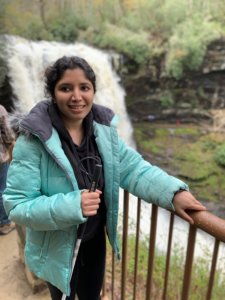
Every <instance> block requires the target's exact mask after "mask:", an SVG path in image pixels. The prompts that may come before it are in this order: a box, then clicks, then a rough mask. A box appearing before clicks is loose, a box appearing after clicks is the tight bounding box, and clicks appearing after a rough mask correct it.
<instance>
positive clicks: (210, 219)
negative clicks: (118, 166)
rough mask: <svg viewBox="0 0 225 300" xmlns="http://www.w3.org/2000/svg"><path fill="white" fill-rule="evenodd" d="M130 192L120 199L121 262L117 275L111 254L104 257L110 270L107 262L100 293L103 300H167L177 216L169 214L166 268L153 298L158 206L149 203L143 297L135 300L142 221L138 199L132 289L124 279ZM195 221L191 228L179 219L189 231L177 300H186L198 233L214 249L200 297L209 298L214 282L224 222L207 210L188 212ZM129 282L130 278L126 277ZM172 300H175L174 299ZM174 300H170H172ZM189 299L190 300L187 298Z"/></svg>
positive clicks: (224, 239) (223, 236)
mask: <svg viewBox="0 0 225 300" xmlns="http://www.w3.org/2000/svg"><path fill="white" fill-rule="evenodd" d="M129 197H130V195H129V193H128V192H127V191H124V199H123V220H122V233H121V234H122V259H121V263H120V268H121V270H120V272H119V274H118V272H117V271H116V265H117V262H116V261H115V259H114V255H113V253H112V254H111V253H108V254H107V256H108V257H109V258H110V259H109V261H110V265H111V266H110V268H109V266H108V265H109V263H108V264H107V268H108V269H107V270H106V275H105V282H104V287H103V292H102V299H111V300H118V299H120V300H128V299H133V300H139V299H140V300H144V299H145V300H150V299H153V300H158V299H162V300H167V299H169V298H168V282H169V273H170V265H171V257H172V255H173V253H172V252H173V250H172V241H173V235H174V221H175V218H180V217H177V216H176V215H175V214H174V213H173V212H169V215H170V217H169V221H168V222H169V224H168V232H167V246H166V251H165V268H164V274H163V276H162V277H163V284H162V288H161V293H160V296H157V297H156V296H154V293H153V290H154V288H155V287H154V276H153V275H154V274H153V273H154V264H155V250H156V238H157V221H158V207H157V206H156V205H154V204H149V205H151V206H152V208H151V216H149V218H150V219H151V221H150V231H149V243H148V245H149V246H148V251H146V253H147V255H148V266H147V273H146V276H145V278H144V280H145V284H144V289H145V292H144V294H145V295H144V297H143V296H142V298H140V297H139V298H138V296H137V290H138V289H139V288H140V287H139V286H138V258H139V247H140V243H141V239H140V222H141V205H142V201H141V199H137V213H136V225H135V227H136V228H135V246H134V254H133V255H134V264H133V271H132V277H133V278H132V284H131V286H132V288H131V287H130V286H129V288H127V285H128V277H127V266H128V250H129V249H128V233H129V232H128V231H129V221H128V220H129ZM188 213H189V214H190V216H191V217H192V218H193V220H194V224H193V225H190V224H188V223H187V222H186V221H185V220H182V219H181V218H180V220H182V221H183V222H185V223H186V225H187V228H188V232H187V246H186V251H185V261H184V264H183V266H180V268H183V270H182V272H183V278H182V287H181V289H180V292H179V295H178V296H177V297H176V299H179V300H188V299H189V293H190V285H191V279H192V271H193V270H192V269H193V265H194V263H193V262H194V254H195V245H196V234H197V232H198V231H199V230H200V231H204V232H205V233H207V235H209V236H210V237H211V238H212V239H213V241H214V247H213V250H212V255H211V257H210V270H209V276H208V279H207V282H205V287H206V288H205V289H206V293H205V295H202V296H201V299H202V300H203V299H204V300H210V299H212V293H213V286H214V279H215V274H216V267H217V263H218V253H219V247H220V244H222V243H225V220H223V219H221V218H219V217H217V216H215V215H213V214H212V213H210V212H208V211H201V212H193V211H189V212H188ZM129 281H130V278H129ZM174 299H175V298H174ZM174 299H173V300H174ZM190 300H191V299H190Z"/></svg>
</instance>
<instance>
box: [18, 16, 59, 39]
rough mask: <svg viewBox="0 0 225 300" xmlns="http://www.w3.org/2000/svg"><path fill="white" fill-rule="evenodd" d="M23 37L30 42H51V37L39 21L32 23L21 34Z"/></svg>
mask: <svg viewBox="0 0 225 300" xmlns="http://www.w3.org/2000/svg"><path fill="white" fill-rule="evenodd" d="M23 37H25V38H27V39H31V40H37V41H40V40H46V41H51V40H53V35H52V34H51V32H49V31H48V30H47V29H46V28H45V26H44V24H43V23H42V22H41V21H40V20H34V21H32V22H31V23H30V24H29V26H27V27H26V29H25V30H24V32H23Z"/></svg>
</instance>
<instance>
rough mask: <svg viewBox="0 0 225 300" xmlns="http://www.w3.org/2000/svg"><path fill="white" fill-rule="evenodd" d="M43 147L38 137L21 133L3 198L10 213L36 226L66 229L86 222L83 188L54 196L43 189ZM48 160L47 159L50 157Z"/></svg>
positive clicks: (41, 228) (17, 220)
mask: <svg viewBox="0 0 225 300" xmlns="http://www.w3.org/2000/svg"><path fill="white" fill-rule="evenodd" d="M43 155H47V154H46V153H45V154H44V153H43V149H41V147H40V142H39V141H38V140H37V139H34V138H27V137H24V136H20V137H19V138H18V139H17V142H16V144H15V147H14V150H13V160H12V162H11V164H10V167H9V170H8V176H7V187H6V189H5V192H4V195H3V200H4V207H5V210H6V213H7V214H8V216H9V218H10V219H11V220H13V221H15V222H16V223H17V224H21V225H24V226H26V227H30V228H33V229H35V230H57V229H66V228H68V227H70V226H73V225H77V224H79V223H83V222H84V221H85V220H86V218H84V217H83V215H82V210H81V205H80V202H81V196H80V190H77V191H72V189H71V192H67V193H63V192H62V193H57V194H54V195H51V196H47V195H45V194H43V192H42V190H41V186H42V180H47V178H45V179H42V178H41V170H40V166H41V159H42V156H43ZM46 162H47V161H46Z"/></svg>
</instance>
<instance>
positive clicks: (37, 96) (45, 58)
mask: <svg viewBox="0 0 225 300" xmlns="http://www.w3.org/2000/svg"><path fill="white" fill-rule="evenodd" d="M6 40H7V45H6V48H7V66H8V70H9V73H8V76H9V78H10V84H11V87H12V89H13V93H14V95H15V98H16V100H15V102H14V105H15V107H16V109H17V110H19V111H22V112H28V111H29V110H30V109H31V108H32V107H33V106H34V105H35V104H36V103H37V102H39V101H40V100H43V99H44V98H45V96H44V80H43V79H44V76H43V75H44V70H45V68H46V67H47V66H48V65H50V64H52V63H53V62H54V61H56V60H57V59H58V58H60V57H62V56H64V55H66V56H71V55H75V56H80V57H82V58H84V59H85V60H86V61H87V62H88V63H89V64H90V65H91V66H92V68H93V70H94V71H95V73H96V88H97V92H96V94H95V98H94V101H95V103H97V104H101V105H105V106H107V107H109V108H111V109H112V110H113V111H114V112H115V113H116V114H117V115H118V117H119V126H118V130H119V133H120V135H121V137H122V138H123V139H124V140H125V141H126V142H127V143H128V144H129V145H132V146H134V142H133V140H132V126H131V123H130V120H129V117H128V114H127V112H126V107H125V101H124V98H125V97H124V96H125V91H124V89H123V88H122V87H121V85H120V83H119V77H118V76H117V74H116V73H115V71H114V70H113V69H112V65H111V60H112V57H111V55H110V54H108V53H106V52H103V51H101V50H98V49H95V48H93V47H90V46H88V45H85V44H81V43H74V44H64V43H58V42H47V41H40V42H37V41H30V40H26V39H23V38H20V37H17V36H6Z"/></svg>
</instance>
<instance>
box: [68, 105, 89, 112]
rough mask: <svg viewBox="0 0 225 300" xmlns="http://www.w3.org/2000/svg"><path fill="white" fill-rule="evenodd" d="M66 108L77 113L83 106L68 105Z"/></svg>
mask: <svg viewBox="0 0 225 300" xmlns="http://www.w3.org/2000/svg"><path fill="white" fill-rule="evenodd" d="M68 107H69V109H72V110H76V111H79V110H82V109H83V108H84V107H85V105H68Z"/></svg>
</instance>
